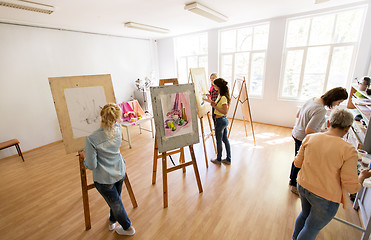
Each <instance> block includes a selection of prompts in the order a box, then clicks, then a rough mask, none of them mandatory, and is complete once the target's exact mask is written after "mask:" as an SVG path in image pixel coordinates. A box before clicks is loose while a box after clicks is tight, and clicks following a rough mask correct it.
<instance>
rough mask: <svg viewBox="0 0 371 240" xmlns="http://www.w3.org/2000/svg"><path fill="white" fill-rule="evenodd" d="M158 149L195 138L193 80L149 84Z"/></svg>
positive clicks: (182, 143)
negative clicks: (181, 82) (156, 85)
mask: <svg viewBox="0 0 371 240" xmlns="http://www.w3.org/2000/svg"><path fill="white" fill-rule="evenodd" d="M150 91H151V99H152V108H153V117H154V120H155V128H156V140H157V145H158V149H159V152H166V151H168V150H173V149H176V148H181V147H184V146H189V145H192V144H195V143H198V142H199V136H198V118H197V107H196V97H195V90H194V85H193V83H189V84H176V85H166V86H158V87H151V88H150Z"/></svg>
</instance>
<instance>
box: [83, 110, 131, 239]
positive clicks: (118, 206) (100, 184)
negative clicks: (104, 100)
mask: <svg viewBox="0 0 371 240" xmlns="http://www.w3.org/2000/svg"><path fill="white" fill-rule="evenodd" d="M100 116H101V119H102V122H101V125H100V128H99V129H98V130H96V131H95V132H93V133H92V134H91V135H90V136H88V137H86V139H85V156H86V157H85V161H84V164H85V166H86V167H87V168H88V169H90V170H93V180H94V185H95V187H96V189H97V190H98V192H99V193H100V194H101V195H102V196H103V198H104V200H106V202H107V204H108V206H109V207H110V216H109V221H110V223H109V225H108V228H109V230H111V231H112V230H114V229H115V228H116V232H117V233H118V234H120V235H128V236H132V235H134V233H135V229H134V227H133V226H132V225H131V222H130V219H129V217H128V215H127V213H126V211H125V208H124V206H123V204H122V201H121V197H120V196H121V190H122V184H123V181H124V178H125V174H126V168H125V162H124V158H123V157H122V155H121V153H120V146H121V141H122V129H121V127H120V125H119V124H118V123H117V122H119V121H120V120H121V116H122V111H121V109H120V107H119V106H117V105H116V104H114V103H108V104H106V105H105V106H104V107H103V108H102V110H101V112H100ZM116 221H117V222H119V224H120V226H118V227H116Z"/></svg>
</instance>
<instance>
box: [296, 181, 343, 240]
mask: <svg viewBox="0 0 371 240" xmlns="http://www.w3.org/2000/svg"><path fill="white" fill-rule="evenodd" d="M298 190H299V195H300V200H301V208H302V210H301V213H300V214H299V216H298V217H297V218H296V221H295V229H294V233H293V235H292V239H295V240H312V239H313V240H314V239H316V237H317V235H318V233H319V231H321V229H322V228H324V227H325V226H326V225H327V224H328V223H329V222H330V221H331V220H332V219H333V218H334V216H335V214H336V212H337V211H338V208H339V203H336V202H332V201H329V200H326V199H324V198H321V197H319V196H317V195H316V194H314V193H312V192H310V191H308V190H307V189H305V188H303V187H302V186H300V185H299V184H298Z"/></svg>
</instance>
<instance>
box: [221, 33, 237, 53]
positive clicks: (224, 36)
mask: <svg viewBox="0 0 371 240" xmlns="http://www.w3.org/2000/svg"><path fill="white" fill-rule="evenodd" d="M220 44H221V49H220V50H221V52H222V53H224V52H234V51H236V30H228V31H223V32H221V36H220Z"/></svg>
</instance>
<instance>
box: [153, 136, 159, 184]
mask: <svg viewBox="0 0 371 240" xmlns="http://www.w3.org/2000/svg"><path fill="white" fill-rule="evenodd" d="M157 158H158V148H157V140H156V139H155V144H154V150H153V172H152V184H155V183H156V172H157Z"/></svg>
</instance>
